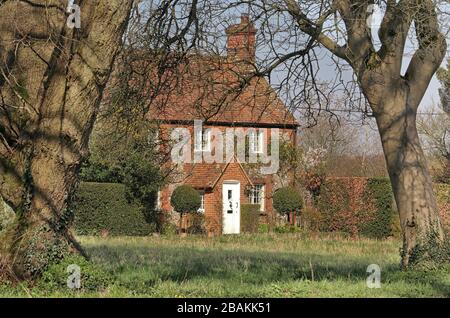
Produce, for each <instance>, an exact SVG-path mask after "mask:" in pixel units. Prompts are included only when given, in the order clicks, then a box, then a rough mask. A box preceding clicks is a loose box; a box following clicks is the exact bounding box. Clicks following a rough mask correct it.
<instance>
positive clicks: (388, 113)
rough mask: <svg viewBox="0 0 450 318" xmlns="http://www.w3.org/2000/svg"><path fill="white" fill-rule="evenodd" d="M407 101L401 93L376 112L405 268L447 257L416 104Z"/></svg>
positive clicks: (405, 96)
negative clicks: (419, 127) (398, 220)
mask: <svg viewBox="0 0 450 318" xmlns="http://www.w3.org/2000/svg"><path fill="white" fill-rule="evenodd" d="M407 100H408V99H407V94H403V93H399V94H397V96H395V98H393V99H392V100H387V101H385V105H384V107H383V108H382V109H383V111H382V112H380V113H378V114H376V119H377V124H378V128H379V131H380V135H381V141H382V145H383V150H384V154H385V158H386V164H387V169H388V172H389V176H390V179H391V184H392V188H393V192H394V196H395V200H396V203H397V208H398V213H399V216H400V223H401V227H402V230H403V231H402V232H403V250H402V266H403V267H404V268H407V267H410V266H413V265H416V264H419V263H422V262H425V261H428V260H430V261H436V260H437V259H436V258H441V257H444V258H445V257H448V256H445V255H443V253H445V246H444V244H445V234H444V231H443V227H442V225H441V221H440V218H439V211H438V207H437V204H436V200H435V196H434V193H433V185H432V180H431V177H430V174H429V172H428V169H427V165H426V160H425V156H424V153H423V151H422V148H421V145H420V142H419V137H418V134H417V129H416V114H417V113H416V109H417V107H414V106H413V107H411V106H409V105H408V104H407Z"/></svg>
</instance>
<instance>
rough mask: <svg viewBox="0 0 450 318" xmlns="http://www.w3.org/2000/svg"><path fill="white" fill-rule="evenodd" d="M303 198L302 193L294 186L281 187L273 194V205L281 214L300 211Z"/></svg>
mask: <svg viewBox="0 0 450 318" xmlns="http://www.w3.org/2000/svg"><path fill="white" fill-rule="evenodd" d="M302 206H303V200H302V198H301V196H300V194H299V193H298V192H297V191H295V190H294V189H292V188H281V189H279V190H277V191H276V192H275V194H274V195H273V207H274V208H275V210H277V211H278V213H280V214H288V213H292V212H294V213H297V214H298V213H300V210H301V208H302Z"/></svg>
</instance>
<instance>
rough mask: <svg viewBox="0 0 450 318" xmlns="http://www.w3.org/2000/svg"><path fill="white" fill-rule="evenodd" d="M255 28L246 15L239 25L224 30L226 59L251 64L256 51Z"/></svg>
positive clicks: (242, 17) (242, 16)
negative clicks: (225, 35)
mask: <svg viewBox="0 0 450 318" xmlns="http://www.w3.org/2000/svg"><path fill="white" fill-rule="evenodd" d="M256 31H257V30H256V28H255V26H254V25H253V23H252V22H251V21H250V17H249V16H248V15H246V14H243V15H241V21H240V23H239V24H234V25H231V26H230V27H228V28H227V29H226V34H227V36H228V40H227V51H228V57H229V58H231V59H233V60H235V61H237V62H247V63H253V62H254V61H255V51H256Z"/></svg>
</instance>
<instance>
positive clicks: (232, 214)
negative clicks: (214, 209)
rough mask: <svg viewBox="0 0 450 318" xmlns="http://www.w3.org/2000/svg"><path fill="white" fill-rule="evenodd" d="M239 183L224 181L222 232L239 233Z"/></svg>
mask: <svg viewBox="0 0 450 318" xmlns="http://www.w3.org/2000/svg"><path fill="white" fill-rule="evenodd" d="M240 190H241V185H240V183H239V182H235V183H231V182H230V183H224V184H223V188H222V196H223V234H239V233H240V230H241V202H240Z"/></svg>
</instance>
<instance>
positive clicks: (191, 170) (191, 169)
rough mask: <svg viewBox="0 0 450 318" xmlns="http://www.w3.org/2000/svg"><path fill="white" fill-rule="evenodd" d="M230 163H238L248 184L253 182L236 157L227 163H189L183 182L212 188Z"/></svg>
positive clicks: (199, 187) (203, 187)
mask: <svg viewBox="0 0 450 318" xmlns="http://www.w3.org/2000/svg"><path fill="white" fill-rule="evenodd" d="M230 165H239V167H240V170H241V171H242V174H243V175H245V177H246V178H247V179H248V181H249V183H250V184H253V183H252V181H251V180H250V178H249V177H248V175H247V173H246V172H245V170H244V169H243V167H242V165H241V164H240V163H239V161H238V160H237V159H236V157H234V158H233V159H232V160H230V162H228V163H215V164H211V163H195V164H193V165H189V166H188V171H187V173H188V176H187V178H186V179H185V180H184V183H185V184H188V185H190V186H192V187H194V188H197V189H207V188H214V187H215V186H216V184H217V181H219V179H220V177H221V176H222V175H223V174H224V173H225V171H226V170H227V168H228V167H229V166H230Z"/></svg>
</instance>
